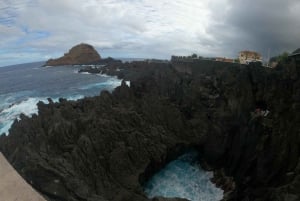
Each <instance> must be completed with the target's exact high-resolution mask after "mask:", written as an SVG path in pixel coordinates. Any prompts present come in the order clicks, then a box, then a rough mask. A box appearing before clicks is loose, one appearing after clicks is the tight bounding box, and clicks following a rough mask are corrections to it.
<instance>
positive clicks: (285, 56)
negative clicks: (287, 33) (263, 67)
mask: <svg viewBox="0 0 300 201" xmlns="http://www.w3.org/2000/svg"><path fill="white" fill-rule="evenodd" d="M288 56H289V53H288V52H283V53H282V54H280V55H278V56H275V57H272V58H271V59H270V62H277V63H285V62H287V60H288Z"/></svg>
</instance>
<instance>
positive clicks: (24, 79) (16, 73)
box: [0, 63, 121, 135]
mask: <svg viewBox="0 0 300 201" xmlns="http://www.w3.org/2000/svg"><path fill="white" fill-rule="evenodd" d="M40 66H41V63H37V64H24V65H17V66H14V67H3V68H1V69H0V86H1V87H0V135H1V134H3V133H6V134H8V131H9V129H10V127H11V125H12V123H13V122H14V120H15V119H17V118H18V117H19V115H20V114H21V113H23V114H25V115H27V116H31V115H32V114H36V113H37V112H38V111H37V105H36V104H37V103H38V102H39V101H43V102H45V103H48V100H47V98H51V99H52V100H53V101H54V102H57V101H58V99H59V98H66V99H68V100H78V99H81V98H83V97H86V96H95V95H98V94H100V91H101V90H104V89H105V90H110V91H111V90H113V89H114V88H115V87H117V86H119V85H120V84H121V80H119V79H117V78H116V77H107V76H100V77H99V76H98V75H93V74H90V75H85V74H80V73H77V74H74V72H75V71H77V72H78V68H74V67H64V66H61V67H48V68H45V67H43V68H41V67H40Z"/></svg>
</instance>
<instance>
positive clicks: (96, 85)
mask: <svg viewBox="0 0 300 201" xmlns="http://www.w3.org/2000/svg"><path fill="white" fill-rule="evenodd" d="M121 83H122V80H119V79H116V78H110V79H108V80H107V81H106V82H99V83H93V84H88V85H85V86H82V87H79V89H81V90H87V89H92V88H104V87H108V86H109V87H110V88H111V89H113V88H116V87H117V86H120V85H121Z"/></svg>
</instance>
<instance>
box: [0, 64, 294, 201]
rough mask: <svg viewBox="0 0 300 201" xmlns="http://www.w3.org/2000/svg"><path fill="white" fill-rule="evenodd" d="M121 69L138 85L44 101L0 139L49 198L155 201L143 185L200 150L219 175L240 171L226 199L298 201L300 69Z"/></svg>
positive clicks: (16, 164)
mask: <svg viewBox="0 0 300 201" xmlns="http://www.w3.org/2000/svg"><path fill="white" fill-rule="evenodd" d="M126 65H127V66H126ZM119 67H120V68H121V69H124V71H123V73H124V74H123V76H125V77H128V78H129V77H130V80H131V86H130V87H128V86H127V85H126V84H125V83H124V82H123V83H122V86H120V87H118V88H116V89H115V90H114V92H113V93H112V94H110V93H108V92H105V91H103V92H101V94H100V95H99V96H96V97H93V98H85V99H82V100H79V101H66V100H63V99H61V100H60V102H59V103H53V102H51V100H50V104H43V103H39V104H38V108H39V114H38V115H34V116H33V117H32V118H28V117H26V116H24V115H23V116H21V120H19V121H15V122H14V124H13V126H12V129H11V130H10V135H9V136H1V137H0V151H1V152H3V154H4V155H5V156H6V157H7V158H8V160H9V161H10V162H11V164H12V165H13V166H14V167H15V168H16V169H17V170H18V172H19V173H20V174H21V175H22V176H23V177H24V178H25V179H26V180H27V181H28V182H29V183H30V184H32V185H33V187H35V188H36V189H37V190H38V191H39V192H41V193H42V194H43V195H44V196H45V198H47V199H48V200H53V201H62V200H68V201H75V200H76V201H77V200H80V201H81V200H84V201H94V200H95V201H96V200H98V201H99V200H114V201H117V200H131V201H135V200H137V201H138V200H139V201H141V200H148V199H147V198H146V196H145V194H144V192H143V189H142V184H143V182H145V181H146V180H147V179H148V178H149V177H150V176H151V175H152V174H153V173H154V172H156V171H157V170H159V169H160V168H161V167H163V165H164V164H165V163H166V162H168V161H169V160H171V159H173V158H175V157H176V156H178V155H179V154H180V153H181V152H182V151H183V150H184V149H186V148H189V147H194V148H196V149H198V150H199V151H200V152H201V153H202V154H201V155H202V156H203V160H204V161H206V162H207V163H208V164H209V165H210V166H211V167H213V168H214V169H215V170H216V172H217V170H218V169H223V170H224V172H225V173H226V174H227V176H231V177H233V179H234V182H235V186H236V187H235V189H234V190H233V192H231V193H229V194H228V195H226V197H225V198H224V199H225V200H241V201H246V200H255V201H260V200H299V198H300V192H299V189H300V149H299V147H300V146H299V145H300V133H299V131H300V118H299V115H298V113H299V112H300V106H299V101H300V79H299V75H300V72H299V67H300V66H297V65H296V64H295V63H288V64H284V65H282V64H281V65H279V67H278V68H277V69H275V70H274V69H266V68H263V67H261V66H256V65H252V66H251V65H250V66H244V65H241V66H240V65H232V64H230V63H227V64H226V63H219V62H212V61H196V62H192V63H189V64H186V63H184V62H179V63H172V64H155V63H145V62H137V63H134V64H124V66H123V67H124V68H123V67H122V66H119ZM142 69H144V70H142ZM119 72H120V71H118V72H116V73H119ZM121 72H122V71H121ZM266 111H269V113H268V114H267V115H265V112H266ZM216 182H217V183H219V184H220V185H223V187H224V185H227V184H225V183H224V182H222V181H220V179H218V178H216ZM156 200H162V201H163V200H176V199H164V198H157V199H156Z"/></svg>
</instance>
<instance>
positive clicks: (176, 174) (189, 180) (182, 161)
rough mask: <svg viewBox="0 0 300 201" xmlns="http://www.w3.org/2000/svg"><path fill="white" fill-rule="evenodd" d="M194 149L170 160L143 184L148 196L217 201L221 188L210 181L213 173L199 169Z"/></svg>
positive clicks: (221, 192)
mask: <svg viewBox="0 0 300 201" xmlns="http://www.w3.org/2000/svg"><path fill="white" fill-rule="evenodd" d="M197 161H198V153H197V152H196V151H191V152H188V153H186V154H184V155H182V156H180V157H179V158H178V159H176V160H174V161H172V162H170V163H169V164H168V165H167V166H166V167H165V168H164V169H162V170H161V171H160V172H158V173H157V174H155V175H154V176H153V177H152V178H151V179H150V180H149V181H148V182H147V183H146V185H145V186H144V190H145V193H146V195H147V196H148V197H149V198H151V199H152V198H154V197H156V196H162V197H168V198H175V197H177V198H186V199H188V200H191V201H217V200H221V199H222V198H223V190H222V189H219V188H217V187H216V186H215V185H214V184H213V183H212V182H211V181H210V178H212V176H213V173H212V172H207V171H204V170H203V169H201V167H200V165H199V163H198V162H197Z"/></svg>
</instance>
